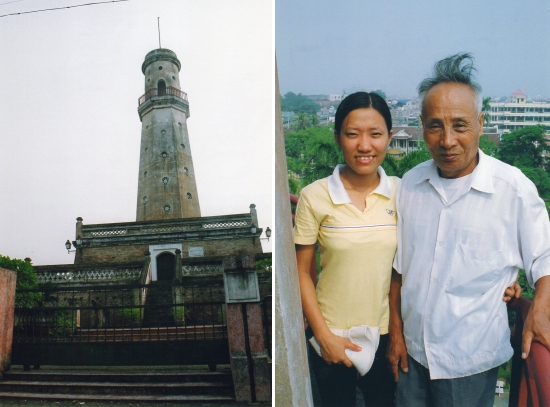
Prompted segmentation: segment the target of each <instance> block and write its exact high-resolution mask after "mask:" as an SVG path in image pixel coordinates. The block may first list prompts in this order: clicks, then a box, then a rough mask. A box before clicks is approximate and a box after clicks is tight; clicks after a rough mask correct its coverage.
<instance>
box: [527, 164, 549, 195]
mask: <svg viewBox="0 0 550 407" xmlns="http://www.w3.org/2000/svg"><path fill="white" fill-rule="evenodd" d="M519 169H520V170H521V172H523V173H524V174H525V176H526V177H527V178H529V179H530V180H531V181H533V184H535V186H536V187H537V191H538V192H539V195H540V196H541V197H544V198H547V197H550V176H549V175H548V173H547V172H546V171H544V170H543V169H542V168H529V167H519Z"/></svg>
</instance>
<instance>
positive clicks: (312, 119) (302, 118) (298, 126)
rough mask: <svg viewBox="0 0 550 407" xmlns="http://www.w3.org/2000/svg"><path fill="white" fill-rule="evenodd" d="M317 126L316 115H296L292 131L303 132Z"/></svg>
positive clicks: (317, 119)
mask: <svg viewBox="0 0 550 407" xmlns="http://www.w3.org/2000/svg"><path fill="white" fill-rule="evenodd" d="M318 125H319V118H318V117H317V115H316V114H307V113H298V115H297V116H296V121H295V122H294V124H293V125H292V129H293V130H294V131H300V130H305V129H307V128H309V127H315V126H318Z"/></svg>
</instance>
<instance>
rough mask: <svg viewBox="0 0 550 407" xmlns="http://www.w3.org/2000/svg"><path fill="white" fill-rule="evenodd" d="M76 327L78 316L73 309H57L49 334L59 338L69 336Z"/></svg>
mask: <svg viewBox="0 0 550 407" xmlns="http://www.w3.org/2000/svg"><path fill="white" fill-rule="evenodd" d="M75 329H76V318H75V317H74V315H73V312H72V311H55V312H54V315H53V321H52V325H50V328H49V334H50V335H51V336H53V337H54V338H57V339H63V338H68V337H69V336H71V335H72V334H73V332H74V331H75Z"/></svg>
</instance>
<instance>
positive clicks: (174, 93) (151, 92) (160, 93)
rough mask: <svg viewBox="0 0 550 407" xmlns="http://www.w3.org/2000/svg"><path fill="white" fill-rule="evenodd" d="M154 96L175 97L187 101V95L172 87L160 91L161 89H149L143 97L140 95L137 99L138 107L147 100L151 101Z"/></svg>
mask: <svg viewBox="0 0 550 407" xmlns="http://www.w3.org/2000/svg"><path fill="white" fill-rule="evenodd" d="M155 96H176V97H178V98H180V99H183V100H187V93H185V92H183V91H181V90H179V89H177V88H174V87H172V86H169V87H167V88H166V89H162V88H161V89H159V88H153V89H149V90H148V91H147V92H145V94H144V95H142V96H141V97H140V98H139V99H138V104H139V106H141V105H142V104H143V103H145V102H146V101H147V100H148V99H151V98H152V97H155Z"/></svg>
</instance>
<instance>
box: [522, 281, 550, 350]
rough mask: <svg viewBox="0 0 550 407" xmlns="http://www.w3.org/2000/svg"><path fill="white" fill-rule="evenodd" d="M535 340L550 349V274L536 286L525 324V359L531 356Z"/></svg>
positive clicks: (523, 342) (523, 347)
mask: <svg viewBox="0 0 550 407" xmlns="http://www.w3.org/2000/svg"><path fill="white" fill-rule="evenodd" d="M533 341H536V342H540V343H541V344H542V345H544V346H545V347H546V349H548V350H549V351H550V276H544V277H541V278H539V279H538V280H537V283H536V286H535V298H534V299H533V303H532V304H531V308H529V313H528V314H527V318H525V322H524V325H523V340H522V344H521V349H522V354H521V357H522V358H523V359H527V357H528V356H529V352H530V351H531V342H533Z"/></svg>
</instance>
